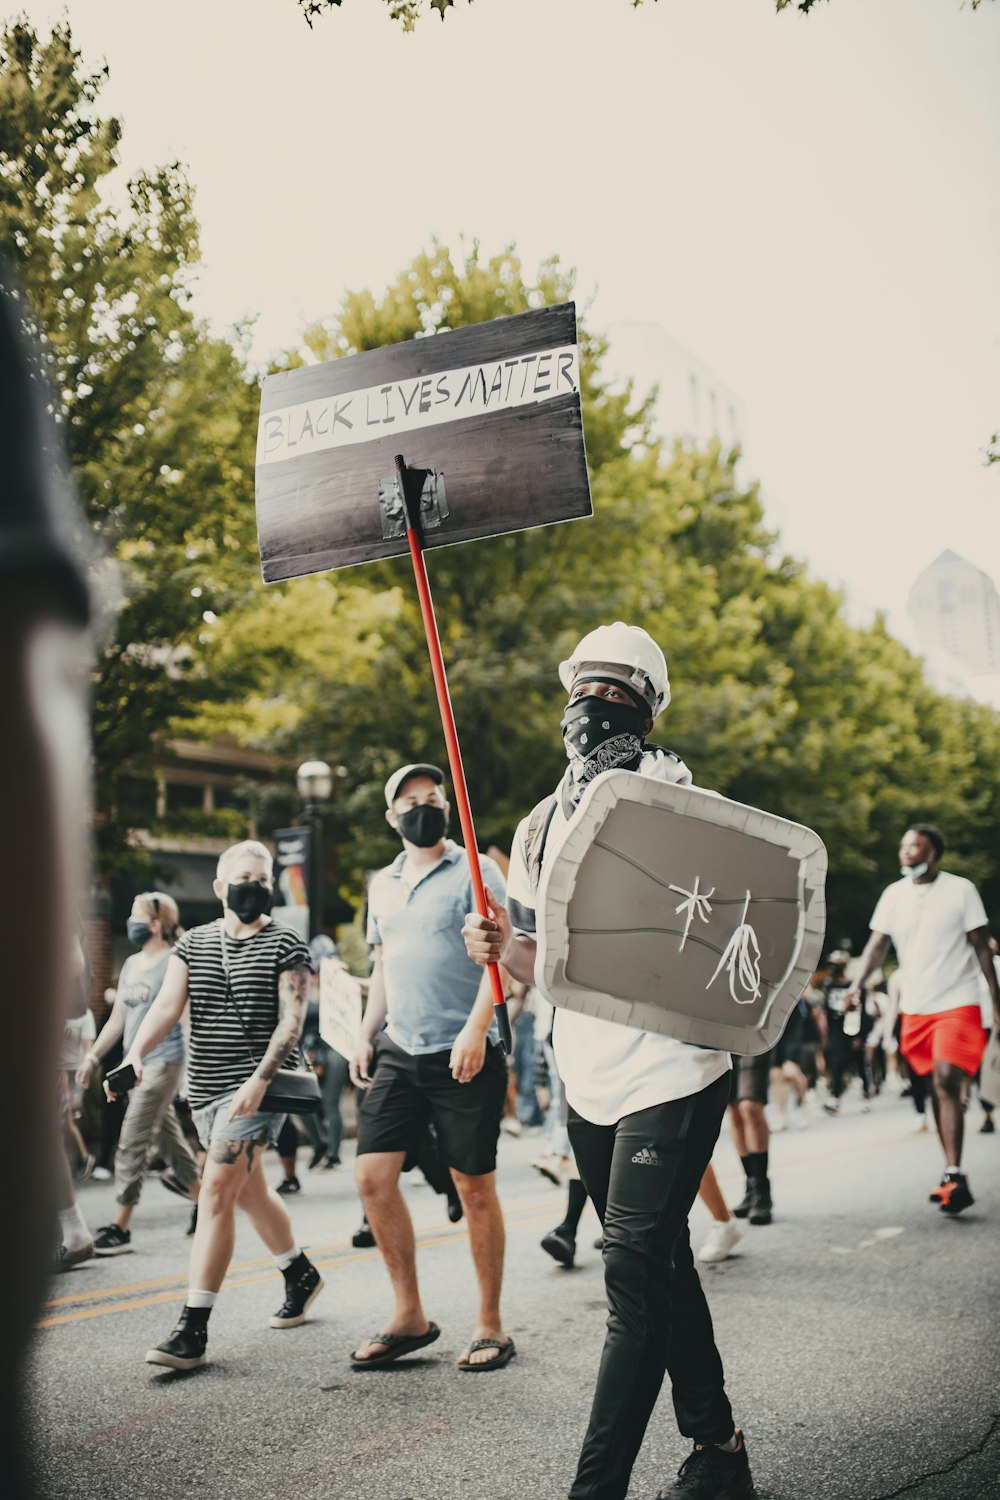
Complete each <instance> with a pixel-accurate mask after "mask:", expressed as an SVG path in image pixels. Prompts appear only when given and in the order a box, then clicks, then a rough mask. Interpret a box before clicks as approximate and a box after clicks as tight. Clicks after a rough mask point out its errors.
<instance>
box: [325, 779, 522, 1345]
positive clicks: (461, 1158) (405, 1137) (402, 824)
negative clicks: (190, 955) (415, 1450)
mask: <svg viewBox="0 0 1000 1500" xmlns="http://www.w3.org/2000/svg"><path fill="white" fill-rule="evenodd" d="M385 800H386V808H387V811H386V819H387V821H388V823H389V825H390V827H392V828H394V829H395V830H396V832H397V833H398V834H399V836H400V838H401V839H402V841H403V851H402V853H401V854H400V855H398V857H397V858H396V859H395V860H394V861H393V863H392V864H391V865H389V866H388V867H387V868H386V869H384V870H380V871H379V872H378V874H377V875H376V876H375V877H374V878H373V880H372V882H371V885H370V887H369V891H368V941H369V943H371V944H372V945H373V947H374V950H375V967H374V969H373V970H372V976H371V982H370V986H369V991H368V1006H367V1009H366V1011H365V1017H364V1021H363V1022H362V1026H361V1032H360V1035H359V1038H358V1047H357V1051H356V1052H355V1055H354V1057H353V1058H352V1060H351V1079H352V1081H353V1082H354V1083H355V1084H356V1085H357V1086H358V1087H359V1088H361V1089H364V1090H365V1091H366V1092H365V1097H364V1100H363V1102H362V1105H361V1109H360V1111H359V1115H358V1146H357V1161H356V1176H357V1181H358V1188H359V1190H360V1192H361V1197H362V1199H363V1201H364V1206H365V1213H366V1215H367V1217H368V1222H369V1223H370V1225H371V1227H372V1230H373V1232H374V1234H375V1239H376V1242H377V1244H378V1247H379V1249H380V1250H381V1252H382V1256H383V1258H384V1260H385V1264H386V1269H387V1270H388V1272H389V1277H390V1280H391V1281H392V1287H393V1291H394V1293H395V1297H396V1306H395V1310H394V1312H393V1314H392V1316H391V1317H389V1318H387V1319H386V1321H385V1323H384V1324H383V1326H382V1327H381V1328H380V1329H379V1330H378V1332H377V1333H375V1334H374V1335H373V1336H372V1337H371V1338H369V1339H366V1340H365V1341H364V1343H362V1344H361V1345H360V1346H359V1347H358V1348H357V1349H356V1350H355V1351H354V1353H353V1354H352V1356H351V1361H352V1363H353V1365H354V1366H355V1368H356V1369H363V1368H366V1367H368V1366H369V1365H371V1366H379V1365H384V1364H388V1363H390V1362H391V1361H392V1360H395V1359H398V1358H399V1357H400V1355H403V1354H409V1353H411V1352H412V1351H413V1350H415V1349H421V1348H423V1347H424V1346H425V1345H427V1344H430V1343H433V1342H434V1340H435V1339H436V1338H437V1337H438V1335H439V1333H440V1329H439V1328H438V1327H437V1325H436V1324H435V1323H431V1322H430V1321H429V1320H428V1318H427V1316H426V1314H425V1313H424V1310H423V1306H422V1304H421V1301H420V1290H419V1287H418V1284H417V1271H416V1249H415V1242H414V1235H413V1224H412V1221H411V1219H410V1215H409V1211H408V1209H407V1207H406V1204H405V1202H404V1201H403V1197H402V1194H401V1193H400V1190H399V1175H400V1172H401V1171H402V1168H403V1162H404V1161H405V1159H406V1156H407V1155H408V1154H409V1153H410V1152H411V1151H413V1150H414V1149H415V1148H416V1147H417V1146H418V1145H419V1143H420V1140H421V1138H422V1136H423V1134H424V1132H425V1130H426V1129H427V1125H428V1122H432V1123H433V1125H434V1130H435V1133H436V1135H437V1139H438V1145H439V1147H440V1151H441V1155H442V1157H443V1159H444V1161H445V1162H446V1163H447V1165H448V1166H449V1167H450V1168H451V1172H452V1176H453V1178H454V1180H455V1186H456V1188H457V1189H458V1194H459V1197H460V1198H461V1200H462V1207H463V1208H464V1210H465V1217H466V1220H467V1222H468V1225H469V1241H470V1244H471V1247H472V1259H473V1262H474V1264H475V1268H476V1276H477V1279H478V1282H479V1315H478V1319H477V1322H476V1326H475V1328H474V1329H473V1333H472V1338H471V1340H470V1342H469V1346H468V1348H467V1349H466V1350H465V1352H464V1353H463V1355H462V1357H461V1358H460V1360H459V1368H460V1369H462V1370H464V1371H466V1372H469V1373H481V1372H486V1371H490V1370H497V1369H499V1368H501V1367H502V1366H503V1365H506V1364H507V1363H509V1361H510V1359H511V1358H512V1356H513V1354H514V1343H513V1340H512V1339H509V1338H507V1336H506V1335H505V1333H504V1331H503V1325H502V1322H501V1318H500V1283H501V1278H502V1275H503V1251H504V1224H503V1215H502V1213H501V1210H500V1203H499V1201H498V1199H497V1194H496V1149H497V1139H498V1136H499V1133H500V1120H501V1116H502V1114H503V1104H504V1097H505V1095H506V1090H507V1069H506V1064H505V1062H504V1059H503V1055H502V1053H501V1051H500V1047H499V1045H498V1043H497V1037H496V1031H495V1028H494V1025H493V997H492V993H491V990H490V986H489V976H488V975H487V974H484V973H483V971H482V970H481V969H479V968H478V966H477V965H476V964H474V963H473V962H472V960H471V959H470V958H469V956H468V954H467V952H466V950H465V943H464V940H463V938H462V926H463V923H464V921H465V913H466V911H468V909H469V907H470V906H471V905H473V904H474V898H473V892H472V878H471V874H470V871H469V861H468V858H467V856H466V853H465V850H464V849H463V848H462V847H461V846H460V845H458V844H456V843H454V842H453V841H452V840H451V839H449V838H447V837H446V833H447V827H448V811H449V809H448V802H447V800H446V798H445V793H444V774H443V772H442V771H440V770H439V768H438V767H437V766H432V765H410V766H402V767H401V768H400V769H399V770H398V771H395V772H394V773H393V775H392V776H390V777H389V780H388V781H387V782H386V785H385ZM481 866H482V874H483V880H484V881H485V883H486V885H487V886H488V887H489V889H490V890H491V891H492V892H493V893H494V895H495V896H496V897H497V899H498V900H500V901H502V900H503V899H504V895H505V885H504V879H503V876H502V875H501V873H500V871H499V869H498V868H497V866H496V865H495V864H494V863H493V861H492V860H491V859H483V860H482V861H481Z"/></svg>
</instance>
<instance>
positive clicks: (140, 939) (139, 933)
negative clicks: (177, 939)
mask: <svg viewBox="0 0 1000 1500" xmlns="http://www.w3.org/2000/svg"><path fill="white" fill-rule="evenodd" d="M125 931H126V933H127V934H128V940H129V942H130V943H131V944H132V947H133V948H144V947H145V946H146V944H147V943H148V942H149V940H150V938H151V937H152V936H153V934H152V932H151V931H150V927H149V923H148V922H147V921H145V920H144V919H143V918H142V917H129V919H128V921H127V922H126V923H125Z"/></svg>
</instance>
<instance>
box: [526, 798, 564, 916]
mask: <svg viewBox="0 0 1000 1500" xmlns="http://www.w3.org/2000/svg"><path fill="white" fill-rule="evenodd" d="M557 806H558V798H557V795H556V793H555V792H550V793H549V795H548V796H547V797H543V798H542V800H541V802H539V803H538V804H537V806H536V807H533V808H532V810H531V812H530V813H529V814H528V827H527V831H526V833H525V838H524V859H525V863H526V864H527V866H528V879H529V881H530V882H531V889H532V891H533V892H534V891H537V890H538V882H539V880H540V879H541V875H542V860H543V858H544V856H545V843H546V840H547V839H548V836H549V828H550V827H551V825H552V819H553V818H554V816H555V811H556V807H557Z"/></svg>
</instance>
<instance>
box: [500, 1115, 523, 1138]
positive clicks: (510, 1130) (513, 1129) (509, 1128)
mask: <svg viewBox="0 0 1000 1500" xmlns="http://www.w3.org/2000/svg"><path fill="white" fill-rule="evenodd" d="M500 1129H501V1130H502V1131H503V1132H504V1134H505V1135H514V1136H518V1135H520V1134H521V1122H520V1120H519V1119H518V1118H517V1116H516V1115H504V1117H503V1119H502V1120H501V1121H500Z"/></svg>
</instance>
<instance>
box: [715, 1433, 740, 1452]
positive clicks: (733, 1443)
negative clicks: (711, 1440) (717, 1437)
mask: <svg viewBox="0 0 1000 1500" xmlns="http://www.w3.org/2000/svg"><path fill="white" fill-rule="evenodd" d="M739 1446H740V1435H739V1433H738V1432H737V1431H736V1429H735V1428H733V1435H732V1437H731V1438H730V1439H729V1440H728V1442H725V1443H716V1444H715V1447H716V1448H721V1449H722V1451H723V1453H735V1452H736V1450H737V1448H738V1447H739Z"/></svg>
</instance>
